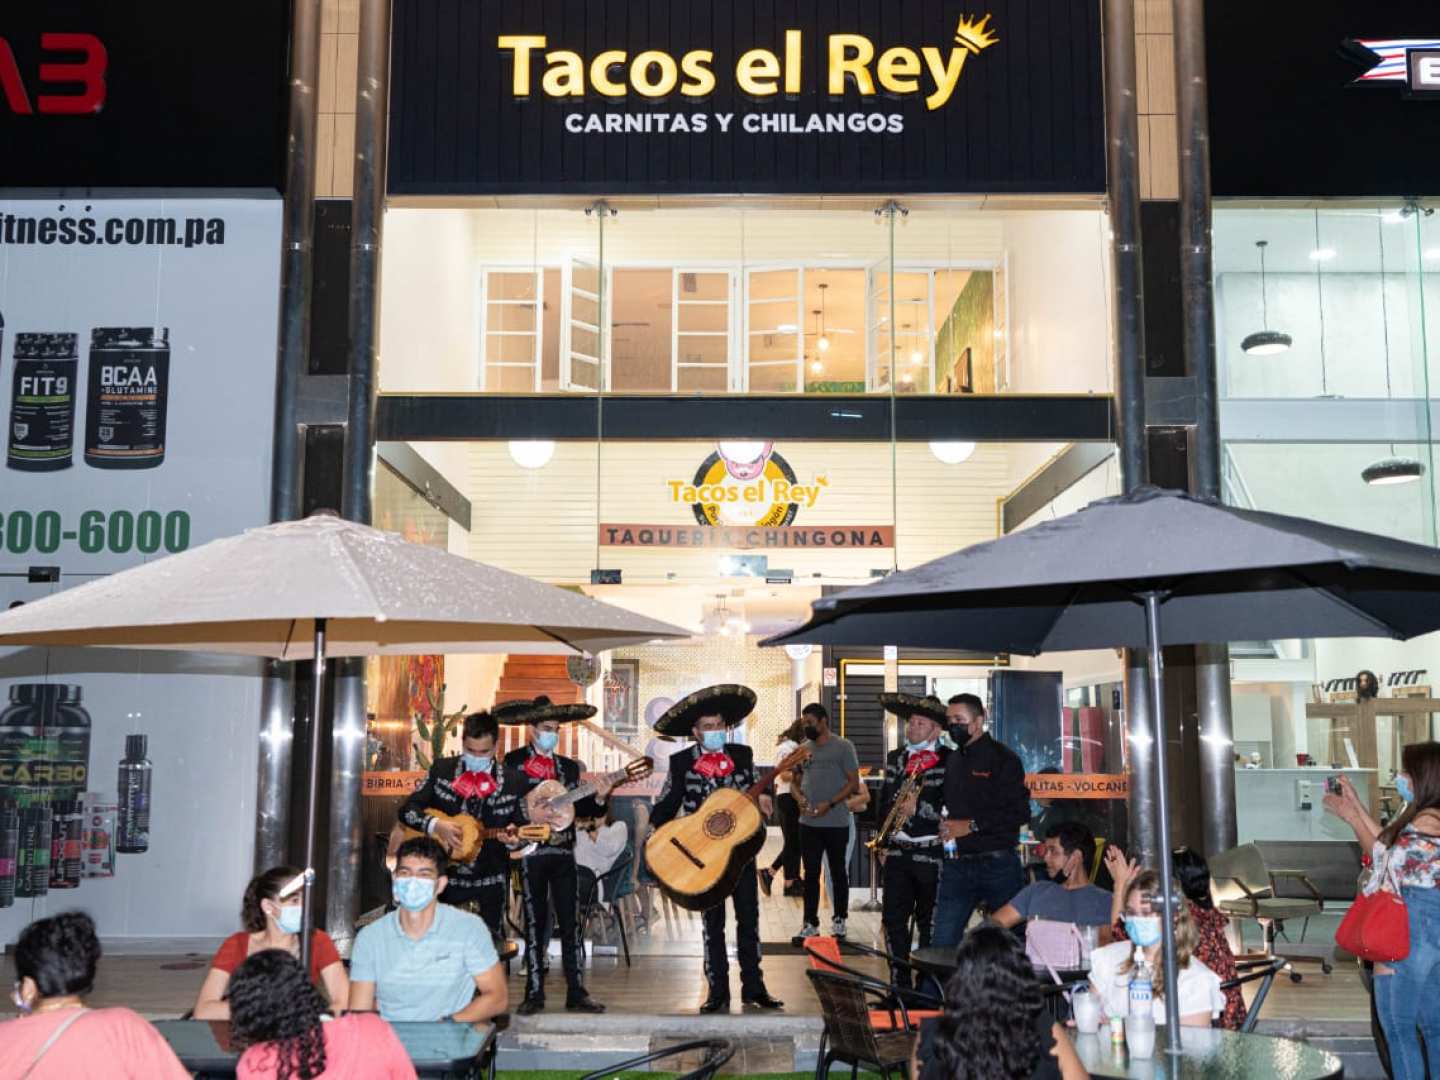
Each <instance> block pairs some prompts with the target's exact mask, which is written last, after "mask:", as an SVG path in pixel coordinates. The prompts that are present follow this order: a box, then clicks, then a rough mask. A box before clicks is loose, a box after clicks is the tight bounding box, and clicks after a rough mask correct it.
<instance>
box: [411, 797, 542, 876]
mask: <svg viewBox="0 0 1440 1080" xmlns="http://www.w3.org/2000/svg"><path fill="white" fill-rule="evenodd" d="M425 814H426V816H427V817H433V818H435V819H437V820H439V821H448V822H449V823H450V824H451V825H454V826H456V827H457V828H458V829H459V830H460V844H459V846H458V847H456V848H454V849H451V848H446V851H447V852H448V854H449V855H450V858H451V860H452V861H454V862H457V863H468V862H474V861H475V856H477V855H479V854H480V847H481V845H482V844H484V843H485V841H486V840H504V839H505V829H504V828H503V827H500V828H494V829H488V828H486V827H485V826H483V825H481V824H480V823H479V822H478V821H476V820H475V819H474V818H473V817H471V816H470V815H469V814H447V813H445V811H443V810H436V809H434V808H433V807H432V808H431V809H429V810H426V811H425ZM516 832H517V833H518V834H519V836H518V839H520V840H524V841H525V842H526V843H529V844H544V843H548V842H549V840H550V826H549V825H520V826H517V828H516ZM424 835H425V833H423V832H421V831H420V830H419V829H410V828H407V829H406V830H405V837H406V839H409V838H410V837H412V836H424ZM442 846H443V845H442Z"/></svg>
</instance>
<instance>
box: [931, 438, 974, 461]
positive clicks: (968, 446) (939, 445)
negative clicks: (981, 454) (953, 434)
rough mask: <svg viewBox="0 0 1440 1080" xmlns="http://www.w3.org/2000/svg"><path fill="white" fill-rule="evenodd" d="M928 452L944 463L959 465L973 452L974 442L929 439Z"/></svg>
mask: <svg viewBox="0 0 1440 1080" xmlns="http://www.w3.org/2000/svg"><path fill="white" fill-rule="evenodd" d="M930 453H932V454H934V455H935V457H936V459H937V460H938V461H940V462H942V463H944V464H946V465H959V464H960V463H961V462H965V461H969V460H970V455H971V454H973V453H975V444H974V443H973V442H945V441H943V440H939V439H931V440H930Z"/></svg>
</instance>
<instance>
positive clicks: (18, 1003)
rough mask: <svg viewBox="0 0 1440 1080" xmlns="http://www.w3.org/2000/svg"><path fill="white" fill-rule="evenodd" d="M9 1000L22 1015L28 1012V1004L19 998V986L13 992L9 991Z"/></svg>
mask: <svg viewBox="0 0 1440 1080" xmlns="http://www.w3.org/2000/svg"><path fill="white" fill-rule="evenodd" d="M10 1000H11V1001H13V1002H14V1003H15V1007H16V1008H17V1009H19V1010H20V1011H21V1012H22V1013H29V1012H30V1003H29V1002H28V1001H26V1000H25V999H24V998H23V997H21V996H20V987H19V986H16V987H15V989H14V990H11V991H10Z"/></svg>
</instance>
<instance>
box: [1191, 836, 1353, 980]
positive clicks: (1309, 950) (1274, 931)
mask: <svg viewBox="0 0 1440 1080" xmlns="http://www.w3.org/2000/svg"><path fill="white" fill-rule="evenodd" d="M1281 879H1284V880H1288V881H1296V882H1299V884H1300V885H1301V886H1303V887H1304V889H1305V890H1306V891H1307V892H1308V893H1309V894H1310V895H1309V896H1307V897H1284V896H1281V895H1279V890H1278V888H1277V885H1276V883H1277V881H1279V880H1281ZM1210 880H1211V885H1212V888H1211V892H1212V894H1213V895H1214V898H1215V906H1216V907H1217V908H1218V909H1219V910H1220V911H1221V912H1223V913H1224V914H1226V915H1228V916H1230V917H1231V918H1232V919H1253V920H1255V921H1256V922H1257V923H1259V924H1260V927H1261V930H1262V932H1263V934H1264V940H1265V953H1264V955H1265V956H1266V958H1270V957H1273V956H1275V955H1276V948H1275V943H1276V939H1277V937H1279V936H1280V935H1282V934H1284V931H1285V920H1286V919H1304V920H1305V925H1304V926H1303V927H1302V928H1301V931H1300V941H1299V942H1296V943H1293V944H1292V943H1291V942H1290V941H1289V939H1288V938H1287V939H1286V945H1285V949H1284V955H1285V958H1286V960H1287V964H1286V968H1287V969H1288V970H1289V972H1290V979H1291V981H1292V982H1299V981H1300V973H1299V972H1298V971H1295V970H1294V969H1293V968H1291V967H1290V965H1289V963H1288V961H1290V960H1299V959H1305V960H1318V961H1320V969H1321V970H1322V971H1323V972H1324V973H1325V974H1326V975H1329V974H1330V972H1331V971H1332V970H1333V965H1332V963H1331V962H1332V960H1333V959H1334V956H1335V946H1334V945H1333V943H1332V944H1330V945H1320V944H1305V943H1304V942H1305V930H1306V929H1308V928H1309V924H1310V917H1311V916H1312V915H1319V914H1320V913H1321V912H1322V911H1324V910H1325V899H1324V897H1323V896H1322V895H1321V894H1320V890H1319V889H1317V888H1316V887H1315V885H1314V883H1313V882H1312V881H1311V880H1310V878H1309V877H1308V876H1307V875H1306V873H1305V871H1303V870H1288V869H1286V870H1281V869H1276V868H1273V867H1269V866H1267V865H1266V864H1265V857H1264V855H1262V854H1261V853H1260V849H1259V848H1258V847H1257V846H1256V845H1255V844H1253V843H1252V844H1241V845H1240V846H1239V847H1236V848H1231V849H1230V850H1229V851H1222V852H1221V853H1220V854H1219V855H1215V856H1212V857H1211V859H1210Z"/></svg>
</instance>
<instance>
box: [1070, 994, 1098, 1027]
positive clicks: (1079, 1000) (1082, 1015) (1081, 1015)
mask: <svg viewBox="0 0 1440 1080" xmlns="http://www.w3.org/2000/svg"><path fill="white" fill-rule="evenodd" d="M1070 1008H1071V1009H1072V1010H1073V1011H1074V1013H1075V1027H1076V1028H1077V1029H1078V1030H1079V1031H1080V1032H1081V1033H1082V1034H1085V1035H1094V1034H1095V1033H1096V1032H1097V1031H1099V1030H1100V1002H1099V1001H1098V1000H1097V995H1095V994H1092V993H1090V991H1089V988H1088V987H1086V986H1079V987H1077V988H1076V989H1075V992H1074V993H1073V994H1072V995H1071V997H1070Z"/></svg>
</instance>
